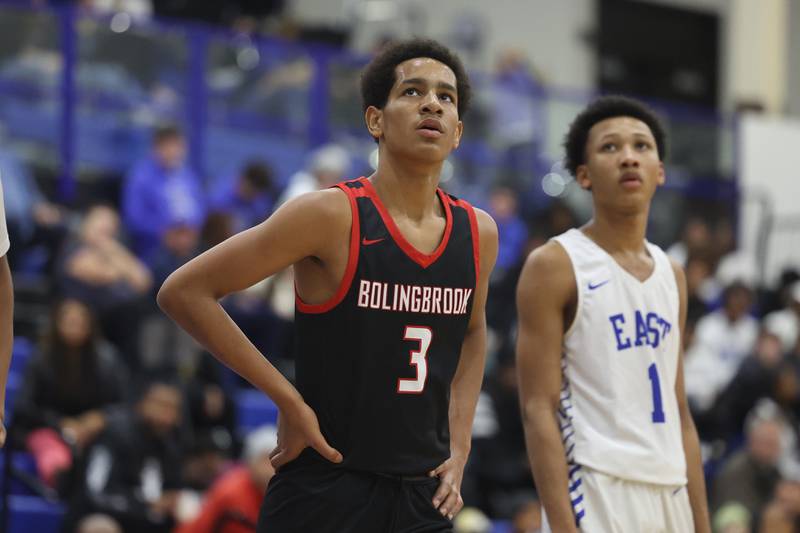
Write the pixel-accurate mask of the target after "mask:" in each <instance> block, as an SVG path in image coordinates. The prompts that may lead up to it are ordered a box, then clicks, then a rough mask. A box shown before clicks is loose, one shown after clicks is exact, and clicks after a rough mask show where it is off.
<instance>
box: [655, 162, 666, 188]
mask: <svg viewBox="0 0 800 533" xmlns="http://www.w3.org/2000/svg"><path fill="white" fill-rule="evenodd" d="M666 181H667V176H666V173H665V172H664V163H661V162H659V163H658V179H657V180H656V183H658V184H659V185H664V183H665V182H666Z"/></svg>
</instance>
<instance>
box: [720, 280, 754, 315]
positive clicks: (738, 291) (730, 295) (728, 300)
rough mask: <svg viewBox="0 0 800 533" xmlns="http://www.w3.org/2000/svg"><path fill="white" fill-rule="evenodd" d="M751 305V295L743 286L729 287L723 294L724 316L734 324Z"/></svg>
mask: <svg viewBox="0 0 800 533" xmlns="http://www.w3.org/2000/svg"><path fill="white" fill-rule="evenodd" d="M752 303H753V293H752V292H751V291H750V289H748V288H747V287H745V286H744V285H734V286H732V287H729V288H728V290H727V291H726V294H725V304H724V305H725V314H726V315H727V316H728V319H729V320H731V321H732V322H735V321H737V320H739V319H740V318H742V317H743V316H744V315H745V314H746V313H747V312H748V311H749V310H750V306H751V305H752Z"/></svg>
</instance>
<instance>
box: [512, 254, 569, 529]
mask: <svg viewBox="0 0 800 533" xmlns="http://www.w3.org/2000/svg"><path fill="white" fill-rule="evenodd" d="M576 291H577V288H576V285H575V275H574V273H573V271H572V264H571V262H570V259H569V257H568V256H567V253H566V251H565V250H564V249H563V248H562V247H561V246H560V245H559V244H557V243H555V242H550V243H548V244H545V245H544V246H542V247H540V248H538V249H537V250H535V251H533V252H532V253H531V254H530V255H529V256H528V258H527V260H526V261H525V265H524V266H523V268H522V273H521V274H520V278H519V282H518V284H517V316H518V333H517V373H518V379H519V390H520V407H521V412H522V422H523V426H524V428H525V444H526V446H527V449H528V460H529V461H530V464H531V467H532V470H533V477H534V481H535V483H536V488H537V490H538V492H539V497H540V498H541V501H542V505H543V507H544V509H545V511H546V513H547V519H548V521H549V523H550V527H551V529H552V530H553V531H558V532H559V533H576V532H577V527H576V525H575V516H574V514H573V511H572V506H571V504H570V498H569V476H568V473H567V460H566V452H565V450H564V444H563V442H562V440H561V430H560V428H559V423H558V414H557V412H558V408H559V402H560V398H561V382H562V376H561V352H562V344H563V337H564V330H565V324H564V320H565V319H564V311H565V309H566V308H567V306H568V304H569V303H570V301H573V300H575V299H576V298H577V292H576Z"/></svg>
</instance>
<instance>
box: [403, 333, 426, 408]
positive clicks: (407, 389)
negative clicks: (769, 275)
mask: <svg viewBox="0 0 800 533" xmlns="http://www.w3.org/2000/svg"><path fill="white" fill-rule="evenodd" d="M403 340H405V341H417V342H419V346H418V348H417V349H416V350H411V363H410V364H412V365H414V366H415V367H416V368H417V377H416V378H414V379H404V378H400V379H398V380H397V392H399V393H402V394H420V393H421V392H422V391H423V390H425V380H426V379H427V378H428V360H427V359H425V358H426V357H427V355H428V348H430V347H431V340H433V331H431V328H427V327H425V326H406V332H405V334H404V335H403Z"/></svg>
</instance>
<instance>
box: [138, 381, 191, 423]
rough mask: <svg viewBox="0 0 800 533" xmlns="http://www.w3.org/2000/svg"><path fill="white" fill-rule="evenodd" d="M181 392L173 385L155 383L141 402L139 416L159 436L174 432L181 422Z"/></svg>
mask: <svg viewBox="0 0 800 533" xmlns="http://www.w3.org/2000/svg"><path fill="white" fill-rule="evenodd" d="M181 401H182V398H181V392H180V390H179V389H178V388H177V387H175V386H172V385H169V384H166V383H155V384H153V385H151V386H150V388H149V389H148V391H147V392H146V393H145V395H144V396H143V397H142V399H141V400H140V402H139V416H140V417H141V418H142V420H143V421H144V422H145V424H146V425H147V426H148V427H149V428H150V429H151V430H152V431H153V433H154V434H156V435H158V436H164V435H167V434H169V433H170V432H171V431H173V430H174V429H175V428H176V427H177V426H178V422H179V421H180V414H181Z"/></svg>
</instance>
